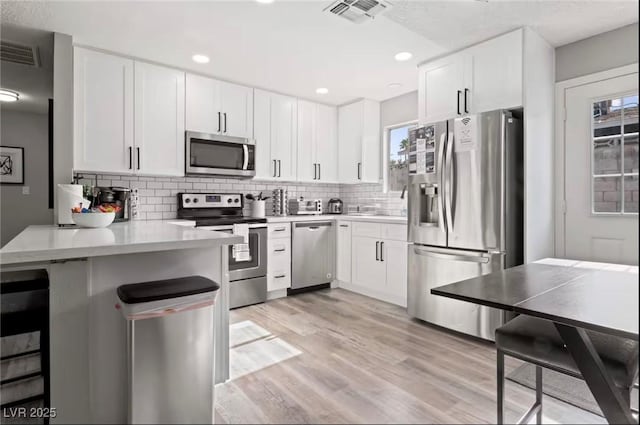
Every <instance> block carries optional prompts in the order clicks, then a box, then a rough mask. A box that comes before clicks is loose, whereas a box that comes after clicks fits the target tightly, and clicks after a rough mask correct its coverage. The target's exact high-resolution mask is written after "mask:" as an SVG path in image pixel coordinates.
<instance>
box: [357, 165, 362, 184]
mask: <svg viewBox="0 0 640 425" xmlns="http://www.w3.org/2000/svg"><path fill="white" fill-rule="evenodd" d="M361 169H362V163H361V162H358V180H362V177H361Z"/></svg>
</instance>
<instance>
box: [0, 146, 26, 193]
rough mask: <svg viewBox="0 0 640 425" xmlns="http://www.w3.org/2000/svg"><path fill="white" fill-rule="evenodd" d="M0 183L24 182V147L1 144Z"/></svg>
mask: <svg viewBox="0 0 640 425" xmlns="http://www.w3.org/2000/svg"><path fill="white" fill-rule="evenodd" d="M0 183H1V184H24V148H16V147H12V146H0Z"/></svg>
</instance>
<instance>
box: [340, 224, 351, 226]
mask: <svg viewBox="0 0 640 425" xmlns="http://www.w3.org/2000/svg"><path fill="white" fill-rule="evenodd" d="M340 227H349V225H348V224H341V225H340Z"/></svg>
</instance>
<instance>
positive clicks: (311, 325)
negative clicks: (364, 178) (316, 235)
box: [216, 289, 604, 423]
mask: <svg viewBox="0 0 640 425" xmlns="http://www.w3.org/2000/svg"><path fill="white" fill-rule="evenodd" d="M231 322H232V328H233V332H232V341H231V345H232V354H231V363H232V366H231V368H232V379H231V380H230V381H229V382H227V383H225V384H224V385H220V386H218V387H216V423H494V422H495V419H496V412H495V350H494V348H493V346H492V345H491V344H489V343H484V342H479V341H476V340H472V339H468V338H464V337H461V336H457V335H452V334H450V333H447V332H444V331H442V330H439V329H437V328H434V327H430V326H428V325H425V324H424V323H422V322H419V321H416V320H413V319H410V318H409V317H408V316H407V314H406V312H405V310H404V309H402V308H400V307H397V306H393V305H390V304H387V303H384V302H380V301H376V300H373V299H371V298H368V297H364V296H361V295H358V294H354V293H352V292H349V291H345V290H342V289H328V290H322V291H317V292H312V293H307V294H302V295H297V296H294V297H288V298H282V299H278V300H274V301H270V302H267V303H265V304H260V305H256V306H251V307H246V308H242V309H237V310H233V311H232V313H231ZM511 360H512V361H508V362H507V372H508V371H509V370H511V369H512V368H514V367H517V365H518V364H519V363H517V361H516V360H513V359H511ZM506 391H507V420H509V421H515V420H517V419H518V418H519V417H520V415H521V414H522V413H524V411H525V410H526V409H527V408H528V406H529V405H530V403H531V402H532V401H533V393H532V391H530V390H528V389H525V388H523V387H521V386H519V385H517V384H514V383H511V382H508V383H507V390H506ZM544 417H545V422H547V423H604V420H603V419H602V418H600V417H598V416H595V415H593V414H591V413H588V412H584V411H582V410H579V409H576V408H574V407H572V406H569V405H567V404H565V403H562V402H558V401H555V400H554V399H551V398H548V397H545V400H544Z"/></svg>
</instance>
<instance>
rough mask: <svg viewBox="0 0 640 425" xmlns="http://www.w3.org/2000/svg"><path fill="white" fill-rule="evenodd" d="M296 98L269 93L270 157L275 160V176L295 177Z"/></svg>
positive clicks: (283, 178)
mask: <svg viewBox="0 0 640 425" xmlns="http://www.w3.org/2000/svg"><path fill="white" fill-rule="evenodd" d="M296 106H297V100H296V98H295V97H289V96H282V95H279V94H271V158H272V159H273V160H275V161H276V173H275V174H276V178H278V179H282V180H295V179H296V161H297V155H296V151H297V149H296V148H297V146H296V145H297V139H296V134H297V125H296V121H297V113H296V111H297V108H296Z"/></svg>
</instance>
